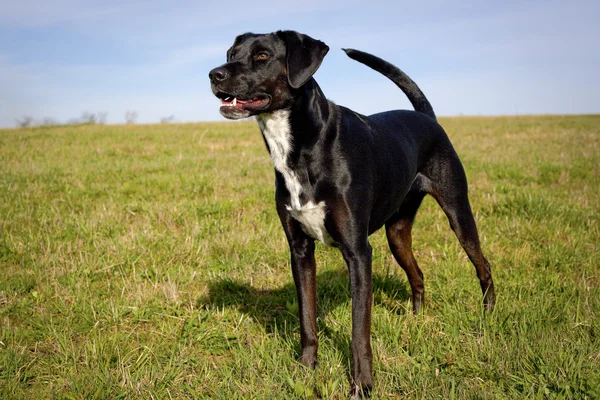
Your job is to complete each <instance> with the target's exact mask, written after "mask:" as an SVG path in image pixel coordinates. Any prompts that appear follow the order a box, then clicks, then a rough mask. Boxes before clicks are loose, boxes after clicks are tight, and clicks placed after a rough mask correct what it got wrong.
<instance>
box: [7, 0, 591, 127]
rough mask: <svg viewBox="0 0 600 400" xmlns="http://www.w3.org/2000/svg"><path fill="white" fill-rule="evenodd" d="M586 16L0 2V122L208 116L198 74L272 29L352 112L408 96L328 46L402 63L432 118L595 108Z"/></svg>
mask: <svg viewBox="0 0 600 400" xmlns="http://www.w3.org/2000/svg"><path fill="white" fill-rule="evenodd" d="M417 3H419V4H417ZM599 18H600V1H597V0H594V1H585V0H574V1H566V0H563V1H552V0H547V1H537V0H532V1H528V0H521V1H514V0H505V1H501V2H491V1H456V0H454V1H445V0H433V1H423V2H415V1H402V0H397V1H379V0H371V1H368V2H365V1H354V0H345V1H324V0H321V1H315V0H303V1H302V2H273V1H262V0H253V1H251V2H226V1H218V2H215V1H211V2H205V1H197V0H196V1H187V0H181V1H152V0H146V1H138V0H132V1H128V0H118V1H117V0H103V1H97V0H79V1H77V0H52V1H50V0H43V1H42V0H19V1H9V0H0V127H12V126H15V120H16V119H17V118H20V117H22V116H24V115H30V116H32V117H34V118H36V119H42V118H45V117H51V118H54V119H56V120H58V121H61V122H65V121H67V120H69V119H72V118H77V117H79V116H80V115H81V114H82V113H83V112H91V113H96V112H106V113H108V114H107V115H108V122H109V123H123V122H124V115H125V112H126V111H136V112H137V114H138V122H139V123H147V122H158V121H159V120H160V119H161V118H162V117H167V116H170V115H173V116H174V117H175V120H176V121H179V122H186V121H211V120H222V117H221V116H220V115H219V112H218V108H219V101H218V100H217V99H216V98H214V97H213V96H212V94H211V92H210V86H209V82H208V71H209V70H210V69H211V68H213V67H215V66H217V65H220V64H222V63H223V62H224V61H225V51H226V50H227V48H228V47H229V46H230V45H231V43H232V42H233V39H234V38H235V36H236V35H238V34H240V33H244V32H248V31H251V32H271V31H275V30H278V29H294V30H297V31H300V32H303V33H306V34H309V35H310V36H313V37H315V38H317V39H320V40H323V41H324V42H325V43H327V44H328V45H329V46H330V47H331V50H330V52H329V54H328V55H327V57H326V58H325V61H324V62H323V64H322V66H321V68H320V69H319V71H318V72H317V74H316V79H317V81H318V82H319V84H320V85H321V87H322V88H323V90H324V92H325V94H326V95H327V96H328V97H329V98H330V99H332V100H334V101H335V102H337V103H338V104H342V105H345V106H349V107H351V108H353V109H355V110H357V111H359V112H362V113H366V114H368V113H373V112H377V111H382V110H386V109H392V108H410V103H408V101H407V100H406V99H405V97H404V95H403V94H402V93H401V92H400V91H399V90H398V89H397V88H396V87H395V86H394V85H393V84H392V83H391V82H389V81H387V80H386V79H385V78H383V77H382V76H380V75H379V74H377V73H376V72H374V71H372V70H369V69H368V68H367V67H365V66H363V65H361V64H358V63H356V62H355V61H353V60H350V59H349V58H347V57H346V56H345V54H344V53H343V52H342V51H341V50H340V49H341V48H342V47H350V48H357V49H360V50H364V51H367V52H370V53H373V54H375V55H377V56H380V57H382V58H384V59H386V60H388V61H390V62H392V63H394V64H395V65H397V66H399V67H400V68H402V69H403V70H404V71H405V72H407V73H408V74H409V75H410V76H411V77H412V78H413V79H414V80H415V81H416V82H417V83H418V84H419V85H420V86H421V88H422V89H423V91H424V92H425V94H426V95H427V97H428V98H429V100H430V101H431V103H432V104H433V107H434V109H435V111H436V113H437V114H438V115H502V114H508V115H515V114H556V113H599V112H600V78H599V73H598V71H600V23H599V22H598V20H599Z"/></svg>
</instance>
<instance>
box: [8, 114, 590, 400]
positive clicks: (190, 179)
mask: <svg viewBox="0 0 600 400" xmlns="http://www.w3.org/2000/svg"><path fill="white" fill-rule="evenodd" d="M440 122H441V124H442V125H443V126H444V127H445V128H446V130H447V132H448V134H449V136H450V137H451V139H452V141H453V143H454V145H455V147H456V149H457V151H458V153H459V155H460V156H461V159H462V160H463V163H464V166H465V169H466V171H467V175H468V178H469V183H470V198H471V204H472V208H473V211H474V212H475V214H476V219H477V221H478V225H479V230H480V234H481V239H482V244H483V249H484V253H485V254H486V256H487V258H488V259H489V260H490V262H491V263H492V268H493V273H494V278H495V283H496V291H497V297H498V298H497V308H496V310H495V312H494V313H493V314H492V315H488V316H484V315H483V313H482V309H481V294H480V290H479V283H478V281H477V279H476V277H475V271H474V268H473V267H472V265H471V264H470V263H469V261H468V259H467V257H466V255H465V253H464V252H463V251H462V249H461V248H460V245H459V244H458V241H457V240H456V238H455V237H454V235H453V233H452V232H451V230H450V228H449V226H448V222H447V220H446V219H445V217H444V216H443V214H442V211H441V210H440V209H439V207H438V206H437V205H436V204H435V202H434V201H433V200H432V199H431V198H426V200H425V202H424V203H423V206H422V208H421V210H420V212H419V214H418V216H417V222H416V225H415V229H414V231H413V232H414V233H413V235H414V237H413V242H414V247H415V256H416V258H417V260H418V262H419V264H420V266H421V269H422V270H423V273H424V275H425V288H426V293H427V296H428V298H427V303H426V305H425V308H424V310H423V311H424V312H423V313H422V314H421V315H419V316H413V315H412V314H411V312H410V310H411V306H410V303H409V295H410V287H409V286H408V283H407V281H406V277H405V275H404V272H403V271H402V270H401V269H400V268H399V267H398V266H397V265H396V264H395V262H394V260H393V258H392V256H391V253H390V252H389V250H388V249H387V245H386V240H385V235H384V234H383V232H378V233H376V234H375V235H373V236H372V238H371V243H372V246H373V270H374V274H375V275H374V291H375V296H374V299H375V300H374V309H373V340H372V345H373V352H374V378H375V386H376V390H375V392H374V397H375V398H415V399H418V398H439V397H443V398H478V399H484V398H487V399H495V398H510V399H514V398H527V399H529V398H599V397H600V374H598V370H599V366H600V262H599V258H600V257H599V256H600V228H599V223H600V201H599V199H600V116H598V115H593V116H543V117H542V116H540V117H498V118H488V117H480V118H467V117H461V118H442V119H441V121H440ZM273 181H274V176H273V169H272V165H271V161H270V158H269V156H268V153H267V151H266V149H265V148H264V144H263V141H262V139H261V137H260V133H259V131H258V128H257V127H256V124H255V123H254V122H243V123H206V124H187V125H147V126H144V125H135V126H93V125H88V126H74V127H69V126H64V127H63V126H57V127H49V128H33V129H20V130H0V228H1V229H0V234H1V236H0V397H1V398H31V399H41V398H57V399H61V398H72V399H94V398H96V399H108V398H128V399H131V398H140V399H149V398H157V399H163V398H182V399H185V398H192V399H195V398H223V399H233V398H280V399H291V398H324V399H338V398H339V399H342V398H345V397H346V395H347V392H348V390H349V379H350V378H349V371H350V368H349V363H350V348H349V344H350V294H349V291H348V277H347V272H346V267H345V265H344V263H343V260H342V258H341V256H340V254H339V252H338V251H337V250H335V249H330V248H325V247H323V246H318V249H317V262H318V278H317V279H318V301H319V304H318V307H319V308H318V314H319V320H318V324H319V337H320V347H319V357H320V359H319V362H320V364H319V367H318V368H317V370H316V371H309V370H306V369H305V368H303V367H302V366H300V365H299V364H298V363H297V358H298V352H299V326H298V320H297V315H296V314H297V304H296V301H295V291H294V288H293V282H292V277H291V272H290V268H289V260H288V249H287V244H286V241H285V237H284V234H283V231H282V229H281V227H280V226H279V221H278V219H277V215H276V212H275V208H274V187H273Z"/></svg>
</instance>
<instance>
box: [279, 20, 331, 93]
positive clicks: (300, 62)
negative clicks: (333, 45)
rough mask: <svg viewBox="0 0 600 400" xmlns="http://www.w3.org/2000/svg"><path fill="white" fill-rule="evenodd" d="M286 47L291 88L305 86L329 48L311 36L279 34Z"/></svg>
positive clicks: (287, 32)
mask: <svg viewBox="0 0 600 400" xmlns="http://www.w3.org/2000/svg"><path fill="white" fill-rule="evenodd" d="M277 34H278V35H279V37H280V38H282V39H283V41H284V42H285V46H286V52H287V54H286V64H287V77H288V82H289V83H290V86H291V87H293V88H294V89H298V88H299V87H300V86H302V85H304V84H305V83H306V82H307V81H308V80H309V79H310V78H311V77H312V76H313V74H314V73H315V72H317V69H318V68H319V66H320V65H321V62H322V61H323V58H325V55H326V54H327V52H328V51H329V46H327V45H326V44H325V43H323V42H321V41H319V40H315V39H313V38H311V37H310V36H307V35H303V34H301V33H298V32H294V31H279V32H277Z"/></svg>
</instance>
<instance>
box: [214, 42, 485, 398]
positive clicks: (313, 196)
mask: <svg viewBox="0 0 600 400" xmlns="http://www.w3.org/2000/svg"><path fill="white" fill-rule="evenodd" d="M328 50H329V48H328V47H327V46H326V45H325V44H324V43H322V42H320V41H318V40H315V39H312V38H310V37H309V36H306V35H302V34H299V33H297V32H291V31H279V32H275V33H271V34H265V35H256V34H249V33H248V34H244V35H241V36H238V37H237V38H236V40H235V42H234V44H233V46H232V48H231V49H229V51H228V52H227V55H228V59H227V63H226V64H224V65H222V66H221V67H218V68H215V69H214V70H212V71H211V73H210V79H211V83H212V90H213V93H214V94H215V95H216V96H218V97H220V98H221V99H231V98H232V97H236V98H239V99H242V100H248V99H252V100H250V101H249V102H248V103H243V104H242V105H238V107H228V106H224V107H222V108H221V112H222V113H223V115H224V116H226V117H228V118H232V119H237V118H243V117H248V116H251V115H259V116H260V115H267V114H270V113H274V112H277V111H278V110H287V111H288V112H289V126H290V129H291V131H290V132H291V136H292V149H291V151H290V153H289V154H288V155H287V158H286V160H285V164H286V167H287V168H288V169H289V170H290V171H293V173H294V174H295V176H296V177H297V181H298V182H299V184H300V187H301V192H300V194H299V198H300V203H302V204H306V203H308V202H311V201H312V202H313V203H315V204H316V203H320V202H323V203H324V204H325V207H326V216H325V221H324V225H325V228H326V230H327V232H328V233H329V235H330V236H331V239H332V240H333V242H334V245H335V246H336V247H338V248H339V249H340V250H341V252H342V255H343V257H344V260H345V261H346V263H347V265H348V270H349V274H350V286H351V291H352V355H353V374H352V377H353V388H352V392H351V395H352V396H355V397H360V396H362V395H363V394H368V392H369V391H370V390H371V388H372V386H373V379H372V353H371V346H370V329H371V302H372V278H371V246H370V244H369V240H368V236H369V235H370V234H371V233H373V232H375V231H376V230H378V229H379V228H381V227H383V226H385V227H386V232H387V237H388V242H389V245H390V249H391V251H392V253H393V254H394V257H395V258H396V260H397V261H398V263H399V264H400V265H401V266H402V268H403V269H404V270H405V271H406V274H407V277H408V281H409V283H410V285H411V288H412V301H413V309H414V312H415V313H416V312H418V311H419V309H420V307H421V304H422V302H423V300H424V287H423V274H422V273H421V270H420V269H419V267H418V265H417V263H416V261H415V259H414V256H413V253H412V250H411V242H412V238H411V228H412V223H413V220H414V217H415V214H416V212H417V209H418V208H419V205H420V204H421V201H422V199H423V197H424V196H425V195H427V194H430V195H432V196H433V197H434V198H435V199H436V200H437V202H438V203H439V204H440V206H441V207H442V209H443V210H444V212H445V213H446V215H447V217H448V219H449V221H450V225H451V227H452V229H453V230H454V232H455V233H456V235H457V237H458V239H459V240H460V243H461V244H462V246H463V248H464V249H465V250H466V252H467V254H468V256H469V258H470V260H471V261H472V262H473V265H474V266H475V269H476V271H477V275H478V277H479V280H480V283H481V289H482V291H483V294H484V304H485V306H486V308H488V309H490V310H491V309H492V308H493V306H494V285H493V281H492V276H491V271H490V266H489V264H488V262H487V260H486V259H485V257H484V256H483V254H482V252H481V248H480V243H479V237H478V233H477V228H476V225H475V220H474V218H473V214H472V212H471V208H470V206H469V200H468V196H467V181H466V178H465V173H464V170H463V167H462V165H461V163H460V160H459V158H458V155H457V154H456V152H455V150H454V148H453V147H452V144H451V143H450V140H449V139H448V136H447V135H446V133H445V132H444V130H443V128H442V127H441V126H440V125H439V124H438V123H437V121H436V118H435V114H434V112H433V108H432V107H431V105H430V104H429V101H427V98H426V97H425V96H424V95H423V93H422V92H421V90H420V89H419V87H418V86H417V85H416V84H415V83H414V82H413V81H412V80H411V79H410V78H409V77H408V76H407V75H406V74H404V73H403V72H402V71H401V70H399V69H398V68H396V67H395V66H393V65H392V64H389V63H387V62H386V61H383V60H381V59H379V58H377V57H375V56H372V55H370V54H367V53H363V52H360V51H357V50H345V51H346V53H347V54H348V56H349V57H351V58H353V59H355V60H357V61H359V62H361V63H363V64H366V65H368V66H369V67H371V68H373V69H375V70H377V71H379V72H381V73H382V74H384V75H385V76H387V77H388V78H390V79H391V80H392V81H393V82H394V83H395V84H396V85H397V86H398V87H399V88H400V89H402V91H403V92H404V93H405V94H406V95H407V96H408V98H409V100H410V101H411V103H412V104H413V106H414V108H415V110H416V111H400V110H397V111H386V112H382V113H378V114H374V115H370V116H368V117H367V116H364V115H361V114H359V113H356V112H354V111H352V110H350V109H348V108H345V107H342V106H337V105H335V104H333V103H332V102H330V101H328V100H327V99H326V98H325V96H324V95H323V92H322V91H321V89H320V88H319V86H318V84H317V82H316V81H315V80H314V79H313V78H312V74H314V72H315V71H316V70H317V68H318V67H319V65H320V64H321V61H322V60H323V57H324V56H325V54H326V53H327V51H328ZM261 52H262V53H261ZM261 54H262V55H261ZM265 55H266V56H265ZM265 57H266V58H265ZM264 99H268V102H266V100H264ZM265 102H266V103H265ZM258 105H260V107H259V108H256V107H257V106H258ZM267 147H268V146H267ZM269 150H270V151H271V149H269ZM275 175H276V205H277V211H278V213H279V217H280V219H281V223H282V225H283V228H284V230H285V233H286V237H287V239H288V242H289V245H290V252H291V263H292V272H293V276H294V281H295V283H296V287H297V294H298V303H299V312H300V326H301V335H300V339H301V347H302V355H301V362H302V363H303V364H305V365H307V366H309V367H315V366H316V362H317V332H316V284H315V277H316V264H315V258H314V249H315V243H314V238H313V237H311V236H309V234H307V233H305V230H304V229H303V227H302V225H301V223H300V222H299V221H298V220H297V219H295V217H294V216H293V215H292V213H291V212H290V210H289V207H288V205H289V204H290V201H291V194H290V190H289V189H288V188H287V187H286V181H285V177H284V176H283V174H282V173H281V171H278V170H277V169H276V170H275Z"/></svg>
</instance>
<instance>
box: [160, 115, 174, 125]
mask: <svg viewBox="0 0 600 400" xmlns="http://www.w3.org/2000/svg"><path fill="white" fill-rule="evenodd" d="M173 121H175V116H174V115H169V116H168V117H162V118H161V119H160V123H161V124H168V123H171V122H173Z"/></svg>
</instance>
